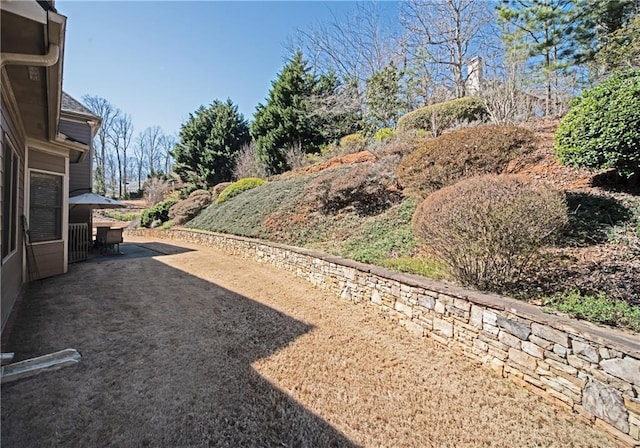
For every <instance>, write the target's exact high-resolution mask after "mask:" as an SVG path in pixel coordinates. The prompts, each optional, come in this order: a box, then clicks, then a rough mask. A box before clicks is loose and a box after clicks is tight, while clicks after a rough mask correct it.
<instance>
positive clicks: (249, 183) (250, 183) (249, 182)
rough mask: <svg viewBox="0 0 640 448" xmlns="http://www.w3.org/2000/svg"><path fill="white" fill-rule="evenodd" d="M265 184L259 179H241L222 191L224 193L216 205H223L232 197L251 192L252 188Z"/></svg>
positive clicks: (217, 199) (218, 198)
mask: <svg viewBox="0 0 640 448" xmlns="http://www.w3.org/2000/svg"><path fill="white" fill-rule="evenodd" d="M265 183H266V181H265V180H263V179H260V178H258V177H247V178H245V179H240V180H239V181H237V182H234V183H232V184H231V185H229V186H228V187H227V188H225V189H224V190H222V193H220V195H219V196H218V197H217V198H216V204H221V203H223V202H225V201H228V200H229V199H231V198H232V197H234V196H237V195H239V194H240V193H242V192H243V191H247V190H251V189H252V188H256V187H259V186H260V185H263V184H265Z"/></svg>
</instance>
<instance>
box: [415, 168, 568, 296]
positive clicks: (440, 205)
mask: <svg viewBox="0 0 640 448" xmlns="http://www.w3.org/2000/svg"><path fill="white" fill-rule="evenodd" d="M566 223H567V208H566V204H565V200H564V196H563V195H562V194H561V193H559V192H555V191H553V190H550V189H547V188H545V187H542V186H537V185H535V184H533V183H532V182H531V181H529V180H527V179H525V178H523V177H519V176H507V175H502V176H492V175H486V176H478V177H474V178H472V179H467V180H464V181H461V182H459V183H457V184H455V185H452V186H449V187H446V188H443V189H442V190H439V191H437V192H435V193H433V194H431V195H430V196H429V197H428V198H427V199H426V200H425V201H424V202H423V203H422V204H421V205H420V206H419V207H418V208H417V210H416V213H415V215H414V217H413V228H414V232H415V235H416V238H417V239H418V241H419V242H420V243H422V244H425V245H427V246H428V247H429V248H430V249H431V250H432V251H433V252H434V253H435V254H436V255H437V256H438V257H439V258H441V259H442V261H443V262H445V263H446V264H447V265H449V267H450V269H451V273H452V275H453V276H454V277H455V278H456V279H457V280H459V281H460V282H462V283H463V284H465V285H470V286H474V287H477V288H479V289H484V290H500V288H502V287H504V286H506V285H508V284H510V283H512V282H515V281H517V280H518V277H519V275H520V273H521V272H522V271H523V270H524V269H525V268H526V267H527V265H528V264H529V263H530V262H531V260H532V258H533V256H534V255H535V254H536V252H537V250H538V249H539V248H540V247H542V246H543V245H544V244H545V243H548V242H549V241H551V240H552V238H553V237H554V236H555V235H556V234H557V232H558V231H559V230H560V229H561V228H562V227H564V226H565V225H566Z"/></svg>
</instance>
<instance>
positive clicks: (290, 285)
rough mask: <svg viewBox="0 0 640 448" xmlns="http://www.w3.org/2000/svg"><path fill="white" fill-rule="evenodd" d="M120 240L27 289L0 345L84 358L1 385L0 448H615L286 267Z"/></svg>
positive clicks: (25, 352)
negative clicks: (111, 251) (109, 251)
mask: <svg viewBox="0 0 640 448" xmlns="http://www.w3.org/2000/svg"><path fill="white" fill-rule="evenodd" d="M127 241H128V243H127V244H125V245H123V246H122V248H121V251H122V252H123V253H124V255H116V256H106V257H101V258H97V259H94V260H92V261H89V262H84V263H77V264H74V265H71V266H70V272H69V274H67V275H65V276H60V277H55V278H51V279H47V280H45V281H43V282H42V283H41V284H38V283H36V284H34V285H33V287H32V288H31V290H30V292H29V294H28V296H27V299H26V300H25V302H24V303H23V306H22V308H21V313H20V315H19V318H18V320H17V322H16V325H15V327H14V332H13V334H12V337H11V339H10V340H9V346H8V347H6V348H5V349H8V350H10V351H15V352H16V354H17V357H18V359H24V358H28V357H31V356H36V355H41V354H45V353H49V352H53V351H57V350H60V349H64V348H69V347H71V348H76V349H77V350H79V351H80V352H81V354H82V360H81V362H80V363H79V364H78V365H77V366H74V367H66V368H64V369H62V370H59V371H55V372H48V373H44V374H42V375H40V376H38V377H34V378H30V379H24V380H21V381H18V382H16V383H9V384H6V385H3V386H2V397H1V398H2V446H3V447H4V446H6V447H39V446H47V447H49V446H54V445H57V446H74V447H95V446H136V447H137V446H153V447H178V446H180V447H183V446H195V447H200V446H215V447H343V446H344V447H355V446H369V447H475V446H504V447H548V446H557V447H606V446H614V444H613V443H612V442H611V441H610V440H609V439H607V438H606V437H605V436H604V435H602V434H600V433H598V432H596V431H595V430H593V429H591V428H589V427H588V426H586V425H585V424H583V423H582V422H581V421H579V420H578V419H576V418H575V417H574V416H572V415H571V414H569V413H567V412H566V411H564V410H562V409H559V408H555V407H554V406H552V405H550V404H548V403H546V402H544V401H542V400H541V399H540V398H539V397H537V396H535V395H532V394H530V393H529V392H527V391H526V390H523V389H521V388H519V387H517V386H515V385H513V384H511V383H510V382H508V381H507V380H503V379H501V378H498V377H496V376H494V375H493V374H492V373H490V372H489V371H487V370H485V369H484V368H482V367H480V366H479V365H477V364H475V363H473V362H472V361H469V360H468V359H466V358H464V357H462V356H460V355H456V354H454V353H452V352H450V351H448V350H446V349H444V348H443V347H441V346H439V345H437V344H435V343H433V342H432V341H430V340H425V339H421V338H417V337H414V336H412V335H411V334H410V333H407V332H406V331H404V330H403V329H401V328H398V327H396V326H395V325H393V324H391V323H390V322H387V321H385V320H384V319H383V318H382V317H381V316H379V315H377V314H376V312H375V311H373V310H371V309H368V308H364V307H362V306H359V305H354V304H351V303H347V302H344V301H341V300H340V299H338V298H336V297H334V296H331V295H328V294H326V293H323V292H321V291H318V290H316V289H313V288H312V287H310V286H309V285H308V284H307V283H305V282H304V281H302V280H298V279H296V278H295V277H293V276H292V275H290V274H288V273H284V272H280V271H277V270H276V269H274V268H271V267H268V266H263V265H258V264H256V263H253V262H250V261H247V260H243V259H240V258H234V257H229V256H225V255H223V254H222V253H220V252H217V251H216V250H214V249H211V248H205V247H198V246H190V245H187V244H182V243H180V246H176V243H175V242H168V241H167V242H162V241H144V240H135V239H133V238H128V239H127ZM134 243H135V244H134Z"/></svg>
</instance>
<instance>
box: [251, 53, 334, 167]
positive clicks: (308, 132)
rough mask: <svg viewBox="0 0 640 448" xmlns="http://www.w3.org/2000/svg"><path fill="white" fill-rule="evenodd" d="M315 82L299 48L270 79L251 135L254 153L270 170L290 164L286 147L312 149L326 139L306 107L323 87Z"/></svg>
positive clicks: (316, 80)
mask: <svg viewBox="0 0 640 448" xmlns="http://www.w3.org/2000/svg"><path fill="white" fill-rule="evenodd" d="M318 83H319V81H318V79H317V78H316V77H315V76H314V75H313V74H312V73H311V72H310V70H309V68H308V67H307V64H306V62H305V60H304V59H303V57H302V53H300V52H298V53H296V54H295V55H294V56H293V58H292V59H291V60H290V61H289V62H288V63H287V64H286V65H285V66H284V68H283V69H282V71H281V72H280V73H279V74H278V78H277V79H276V80H275V81H273V82H272V83H271V90H270V91H269V96H268V98H267V102H266V104H259V105H258V107H257V108H256V113H255V115H254V121H253V123H252V125H251V136H252V137H253V139H254V141H255V145H256V153H257V156H258V158H259V159H260V161H261V162H262V163H264V165H265V166H266V168H267V169H268V170H269V172H271V173H274V174H275V173H281V172H283V171H285V170H286V169H287V168H289V167H288V166H287V162H286V157H285V152H286V151H287V150H288V149H290V148H292V147H297V148H300V149H302V150H303V151H304V152H305V153H314V152H317V151H318V150H319V149H320V146H321V145H322V144H323V143H324V142H325V138H324V136H323V133H322V131H321V130H320V129H318V127H317V126H315V123H314V120H313V119H312V116H311V112H310V107H309V98H311V97H312V96H313V95H315V94H317V93H318V89H321V88H322V87H321V86H319V84H318Z"/></svg>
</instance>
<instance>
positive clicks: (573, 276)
mask: <svg viewBox="0 0 640 448" xmlns="http://www.w3.org/2000/svg"><path fill="white" fill-rule="evenodd" d="M557 124H558V123H557V121H538V122H534V123H531V124H530V125H528V126H527V127H528V128H529V129H531V130H532V131H534V133H535V136H536V145H535V149H534V151H533V154H527V157H526V163H519V162H518V161H517V160H516V161H514V162H513V164H512V166H510V168H509V171H510V172H518V173H520V174H524V175H526V176H529V177H531V178H533V179H537V180H539V181H540V182H544V183H547V184H550V185H552V186H554V187H555V188H557V189H560V190H563V191H565V193H566V197H567V206H568V212H569V216H570V225H569V227H568V228H567V229H566V230H565V232H564V234H563V236H562V239H561V241H560V242H559V243H558V244H557V245H556V246H555V247H548V248H546V249H545V250H544V257H542V258H541V259H540V260H539V262H538V263H537V264H536V266H534V267H533V268H532V269H531V270H530V272H527V273H526V276H525V278H524V279H523V280H522V281H521V282H520V283H519V284H518V287H517V289H515V290H509V291H499V292H503V293H508V294H511V295H513V296H516V297H519V298H523V299H528V300H534V301H536V300H539V299H540V298H541V297H545V296H551V295H553V294H556V293H562V292H566V291H570V290H576V289H577V290H580V291H581V293H583V294H598V293H600V292H604V293H606V295H607V297H609V298H616V299H623V300H625V301H627V303H629V304H632V305H635V306H640V197H639V196H638V194H637V192H635V193H634V192H624V191H616V190H615V188H613V187H612V186H611V185H610V184H611V182H609V181H608V179H609V178H608V177H607V173H592V172H590V171H587V170H584V169H578V168H573V167H565V166H562V165H560V164H558V163H557V162H556V161H555V158H554V151H553V134H554V132H555V128H556V127H557ZM385 154H388V152H385V150H384V148H382V149H381V148H378V151H377V152H374V154H373V158H372V157H371V154H370V153H369V154H368V155H363V154H360V155H358V156H351V157H350V158H346V159H345V158H344V157H343V158H341V159H340V160H333V161H328V162H323V164H321V165H314V166H312V167H308V168H306V169H303V170H298V171H295V172H289V173H285V175H281V176H279V177H276V178H274V179H271V180H270V181H269V182H268V183H267V184H265V185H263V186H261V187H258V188H255V189H253V190H250V191H247V192H244V193H242V194H241V195H239V196H237V197H235V198H233V199H232V200H230V201H227V202H225V203H222V204H219V205H212V206H210V207H209V208H208V209H206V210H204V211H203V212H202V213H201V214H200V215H199V216H198V217H196V218H195V219H194V220H192V221H191V222H190V223H188V225H187V226H188V227H192V228H198V229H204V230H210V231H215V232H223V233H231V234H237V235H244V236H249V237H255V238H261V239H265V240H270V241H276V242H282V243H287V244H292V245H298V246H302V247H308V248H314V249H319V250H323V251H325V252H328V253H332V254H335V255H340V256H343V257H346V258H351V259H355V260H358V261H363V262H367V263H372V264H378V265H382V266H385V267H391V268H396V269H399V270H404V271H408V272H413V273H419V274H423V275H427V276H432V277H436V278H444V279H447V278H448V275H447V272H446V269H444V267H443V265H442V263H440V262H439V261H437V260H434V259H433V257H430V256H429V254H428V253H425V252H424V251H422V250H420V249H419V248H418V247H417V244H416V241H415V239H414V237H413V235H412V230H411V217H412V215H413V212H414V210H415V206H416V203H415V200H414V199H411V198H407V197H404V196H402V194H401V192H400V191H399V186H398V183H397V179H396V178H395V167H396V166H397V165H398V163H399V162H400V160H401V155H406V153H405V154H401V155H399V154H393V155H385ZM532 160H533V161H534V162H531V161H532ZM515 167H517V169H515Z"/></svg>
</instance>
